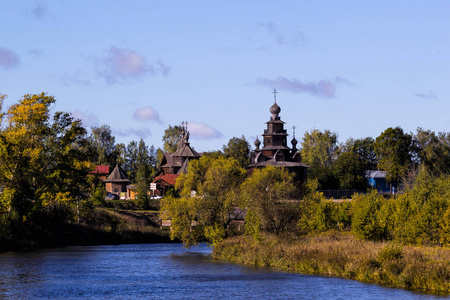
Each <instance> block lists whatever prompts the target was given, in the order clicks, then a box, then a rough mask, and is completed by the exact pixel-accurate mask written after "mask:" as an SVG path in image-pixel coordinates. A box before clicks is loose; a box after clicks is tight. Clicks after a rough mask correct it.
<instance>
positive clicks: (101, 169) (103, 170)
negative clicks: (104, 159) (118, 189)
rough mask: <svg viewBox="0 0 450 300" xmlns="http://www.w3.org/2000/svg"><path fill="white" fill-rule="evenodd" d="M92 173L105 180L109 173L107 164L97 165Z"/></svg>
mask: <svg viewBox="0 0 450 300" xmlns="http://www.w3.org/2000/svg"><path fill="white" fill-rule="evenodd" d="M92 174H94V175H96V176H97V177H98V178H99V179H100V180H105V179H106V178H107V177H108V175H109V166H103V165H97V166H95V169H94V171H92Z"/></svg>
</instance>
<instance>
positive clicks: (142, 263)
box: [0, 244, 439, 300]
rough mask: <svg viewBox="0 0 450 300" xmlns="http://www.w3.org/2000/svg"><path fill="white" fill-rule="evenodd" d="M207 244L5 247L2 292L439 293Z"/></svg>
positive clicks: (9, 295) (0, 295)
mask: <svg viewBox="0 0 450 300" xmlns="http://www.w3.org/2000/svg"><path fill="white" fill-rule="evenodd" d="M208 254H209V249H208V248H207V247H206V245H201V246H199V247H194V248H191V249H185V248H183V247H182V246H181V245H179V244H147V245H118V246H89V247H68V248H63V249H52V250H44V251H23V252H9V253H2V254H0V266H1V269H0V299H18V298H19V299H30V298H35V299H39V298H40V299H46V298H52V299H80V298H97V299H135V298H141V299H142V298H147V299H204V298H214V299H230V298H240V299H241V298H245V299H273V298H276V299H358V300H361V299H392V298H396V299H437V298H439V297H438V296H430V295H421V294H417V293H413V292H410V291H403V290H398V289H388V288H383V287H380V286H377V285H369V284H363V283H360V282H356V281H351V280H344V279H339V278H331V277H321V276H308V275H301V274H291V273H285V272H276V271H274V270H270V269H265V268H250V267H245V266H239V265H232V264H227V263H223V262H217V261H213V260H212V259H211V258H210V256H209V255H208Z"/></svg>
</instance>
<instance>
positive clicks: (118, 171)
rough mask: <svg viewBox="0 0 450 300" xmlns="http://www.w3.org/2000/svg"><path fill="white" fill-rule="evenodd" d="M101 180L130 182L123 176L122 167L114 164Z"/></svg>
mask: <svg viewBox="0 0 450 300" xmlns="http://www.w3.org/2000/svg"><path fill="white" fill-rule="evenodd" d="M103 182H130V180H128V178H127V177H126V176H125V173H124V172H123V170H122V168H121V167H120V166H119V165H116V167H115V168H114V170H113V171H112V172H111V174H109V176H108V178H106V179H105V180H103Z"/></svg>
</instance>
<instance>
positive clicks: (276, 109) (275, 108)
mask: <svg viewBox="0 0 450 300" xmlns="http://www.w3.org/2000/svg"><path fill="white" fill-rule="evenodd" d="M280 111H281V108H280V107H279V106H278V104H277V103H276V102H275V103H274V104H273V105H272V106H271V107H270V113H271V114H273V115H278V114H279V113H280Z"/></svg>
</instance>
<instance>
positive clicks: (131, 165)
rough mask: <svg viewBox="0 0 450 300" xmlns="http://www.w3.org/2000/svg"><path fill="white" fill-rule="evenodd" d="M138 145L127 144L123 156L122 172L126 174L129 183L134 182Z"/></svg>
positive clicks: (135, 143) (133, 142)
mask: <svg viewBox="0 0 450 300" xmlns="http://www.w3.org/2000/svg"><path fill="white" fill-rule="evenodd" d="M138 152H139V151H138V144H137V142H136V141H131V142H129V143H128V145H127V148H126V152H125V153H126V154H125V164H124V166H123V169H124V171H125V172H126V173H127V176H128V179H129V180H130V181H131V182H135V181H136V172H137V169H138V167H137V165H138Z"/></svg>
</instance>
